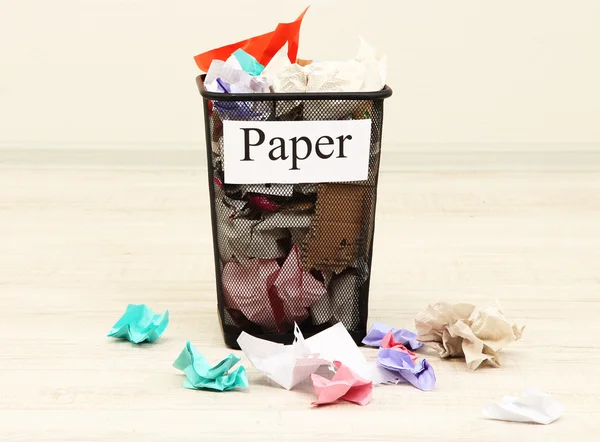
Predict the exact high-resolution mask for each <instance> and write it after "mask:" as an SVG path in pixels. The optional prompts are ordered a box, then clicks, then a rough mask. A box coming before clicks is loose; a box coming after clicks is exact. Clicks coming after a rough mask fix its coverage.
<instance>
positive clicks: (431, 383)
mask: <svg viewBox="0 0 600 442" xmlns="http://www.w3.org/2000/svg"><path fill="white" fill-rule="evenodd" d="M377 364H378V365H379V366H381V367H383V368H385V369H386V370H388V371H389V372H391V373H395V374H397V376H399V377H396V378H395V379H394V380H392V381H389V382H386V383H398V382H399V381H401V379H400V378H402V379H404V380H405V381H407V382H410V383H411V384H412V385H413V386H415V387H417V388H418V389H419V390H424V391H430V390H433V387H435V382H436V378H435V372H434V371H433V367H432V366H431V365H429V362H427V360H426V359H421V360H420V361H417V362H416V363H415V361H413V359H412V358H411V357H410V355H409V354H408V353H405V352H402V351H398V350H396V349H393V348H380V349H379V354H378V355H377Z"/></svg>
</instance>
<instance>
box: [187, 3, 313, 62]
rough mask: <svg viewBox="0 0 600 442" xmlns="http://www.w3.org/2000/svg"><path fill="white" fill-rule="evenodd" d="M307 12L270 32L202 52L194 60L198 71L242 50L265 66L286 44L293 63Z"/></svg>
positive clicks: (280, 24)
mask: <svg viewBox="0 0 600 442" xmlns="http://www.w3.org/2000/svg"><path fill="white" fill-rule="evenodd" d="M307 10H308V8H306V9H305V10H304V12H302V14H301V15H300V17H298V18H297V19H296V20H295V21H294V22H292V23H279V25H277V28H276V29H275V30H274V31H272V32H269V33H267V34H263V35H258V36H256V37H252V38H249V39H247V40H243V41H240V42H237V43H233V44H230V45H227V46H223V47H221V48H217V49H213V50H211V51H208V52H204V53H203V54H200V55H196V56H195V57H194V60H195V61H196V64H197V65H198V67H199V68H200V70H202V71H204V72H207V71H208V68H209V66H210V64H211V62H212V61H213V60H226V59H227V58H229V57H230V56H231V54H233V53H234V52H235V51H236V50H238V49H243V50H244V51H245V52H246V53H248V54H250V55H251V56H253V57H254V58H255V59H256V60H257V61H258V63H260V64H261V65H263V66H266V65H267V64H268V63H269V61H271V59H272V58H273V56H274V55H275V54H276V53H277V51H279V49H280V48H282V47H283V46H284V45H285V44H286V43H287V45H288V51H287V54H288V58H289V60H290V61H291V62H295V61H296V56H297V54H298V43H299V40H300V26H301V25H302V19H303V18H304V14H306V11H307Z"/></svg>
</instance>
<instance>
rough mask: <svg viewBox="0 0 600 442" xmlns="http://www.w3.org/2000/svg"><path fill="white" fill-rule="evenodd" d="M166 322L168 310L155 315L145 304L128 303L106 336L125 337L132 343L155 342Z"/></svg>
mask: <svg viewBox="0 0 600 442" xmlns="http://www.w3.org/2000/svg"><path fill="white" fill-rule="evenodd" d="M168 324H169V311H168V310H165V312H164V313H163V314H162V315H157V314H154V312H153V311H152V310H151V309H150V308H149V307H148V306H147V305H146V304H129V305H128V306H127V309H126V310H125V313H124V314H123V316H121V319H119V320H118V321H117V323H116V324H115V325H113V326H112V328H111V329H110V332H109V333H108V336H109V337H112V338H117V339H126V340H128V341H130V342H133V343H134V344H139V343H141V342H144V341H148V342H155V341H156V340H157V339H158V338H160V336H161V335H162V334H163V332H164V331H165V329H166V328H167V325H168Z"/></svg>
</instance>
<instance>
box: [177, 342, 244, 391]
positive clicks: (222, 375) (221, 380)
mask: <svg viewBox="0 0 600 442" xmlns="http://www.w3.org/2000/svg"><path fill="white" fill-rule="evenodd" d="M239 361H240V358H238V357H237V356H235V355H233V354H230V355H229V356H227V357H226V358H225V359H223V360H222V361H221V362H219V363H218V364H217V365H215V366H211V365H210V364H209V362H208V361H207V360H206V358H205V357H204V356H202V354H200V352H199V351H198V350H197V349H196V348H195V347H194V346H193V345H192V344H191V343H190V342H189V341H188V342H187V343H186V344H185V348H184V349H183V350H182V352H181V354H180V355H179V357H178V358H177V359H176V360H175V362H174V363H173V367H175V368H177V369H178V370H181V371H183V372H184V373H185V376H186V379H185V382H184V384H183V386H184V388H190V389H193V390H200V389H202V390H217V391H229V390H233V389H234V388H246V387H248V377H247V375H246V369H245V368H244V367H243V366H239V367H238V368H236V369H235V370H233V371H232V372H230V371H229V370H231V368H232V367H233V366H234V365H235V364H237V363H238V362H239Z"/></svg>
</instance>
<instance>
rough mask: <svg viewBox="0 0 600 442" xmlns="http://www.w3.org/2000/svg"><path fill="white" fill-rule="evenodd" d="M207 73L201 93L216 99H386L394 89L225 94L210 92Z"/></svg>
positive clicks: (200, 78)
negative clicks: (206, 84) (207, 88)
mask: <svg viewBox="0 0 600 442" xmlns="http://www.w3.org/2000/svg"><path fill="white" fill-rule="evenodd" d="M205 77H206V74H201V75H198V76H197V77H196V84H197V85H198V90H199V91H200V95H202V97H203V98H204V99H206V100H214V101H303V100H304V101H306V100H330V101H331V100H384V99H386V98H389V97H391V96H392V89H391V88H390V87H389V86H388V85H387V84H386V85H385V86H384V87H383V89H381V90H379V91H372V92H273V93H270V94H267V93H244V94H224V93H221V92H210V91H208V90H206V87H205V86H204V78H205Z"/></svg>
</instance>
